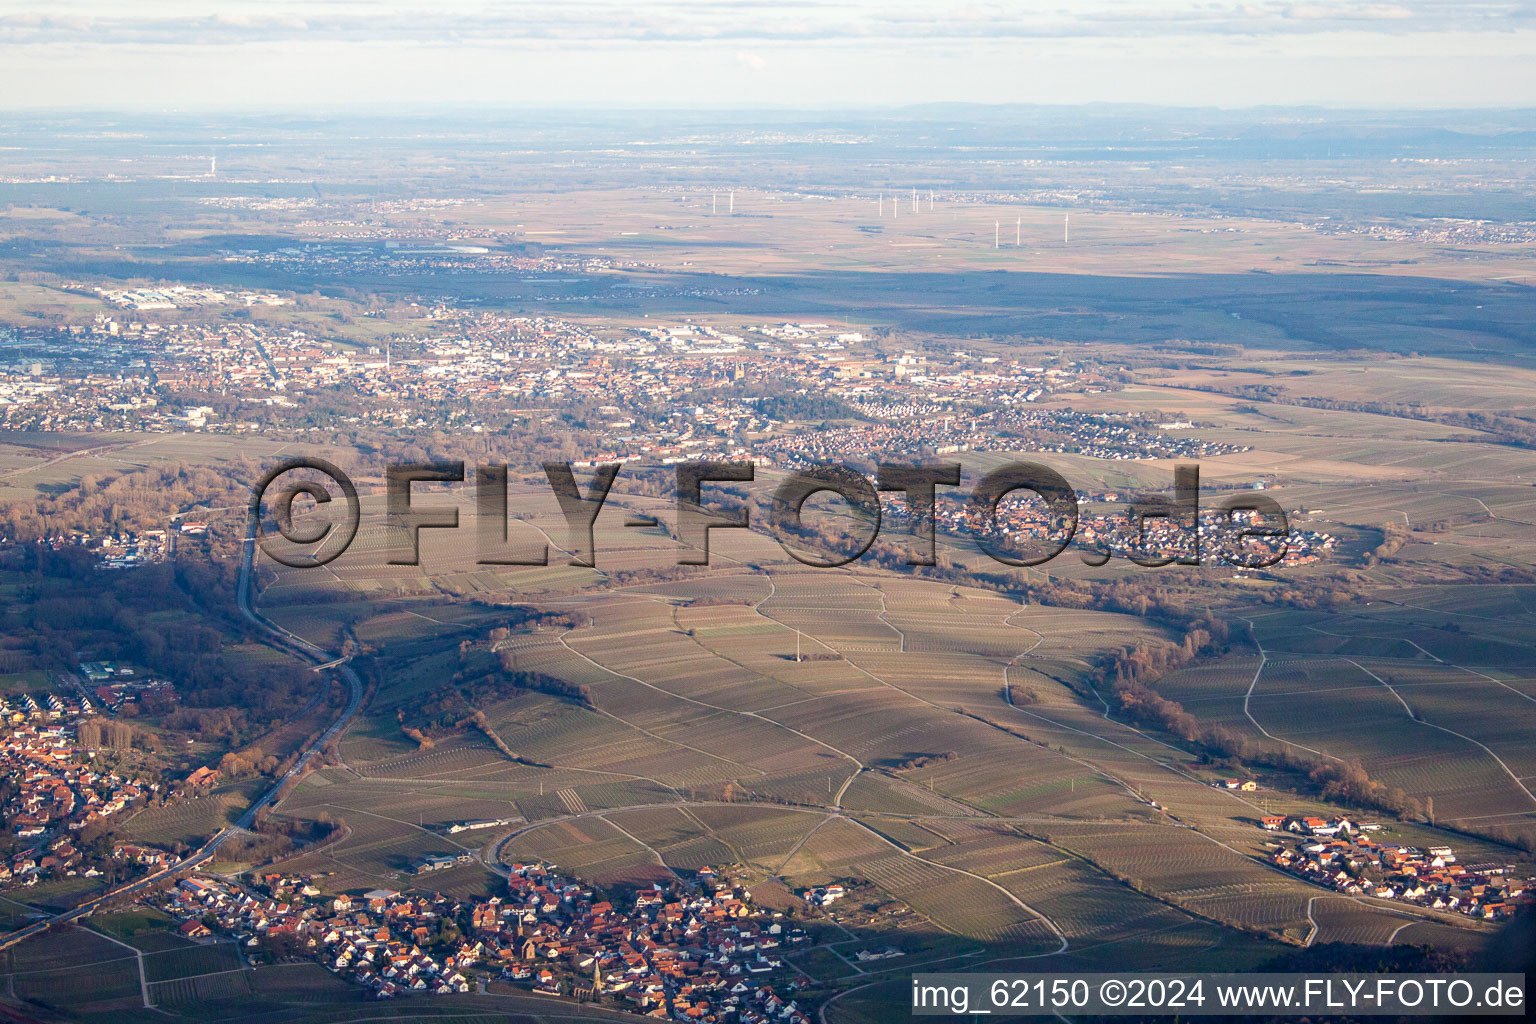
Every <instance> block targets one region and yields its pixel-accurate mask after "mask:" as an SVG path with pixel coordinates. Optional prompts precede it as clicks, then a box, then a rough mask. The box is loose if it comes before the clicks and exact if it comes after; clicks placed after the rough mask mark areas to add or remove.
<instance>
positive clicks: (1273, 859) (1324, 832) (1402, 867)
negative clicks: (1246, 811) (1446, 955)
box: [1260, 815, 1532, 921]
mask: <svg viewBox="0 0 1536 1024" xmlns="http://www.w3.org/2000/svg"><path fill="white" fill-rule="evenodd" d="M1260 825H1261V826H1262V827H1263V828H1264V829H1265V830H1266V831H1270V832H1290V833H1295V834H1297V835H1298V836H1299V837H1300V838H1298V839H1296V840H1294V841H1292V842H1290V843H1286V842H1280V841H1276V842H1274V843H1272V844H1271V846H1272V847H1273V852H1272V853H1271V854H1270V858H1269V859H1270V863H1272V864H1275V865H1277V866H1279V867H1281V868H1284V869H1285V870H1286V871H1289V872H1291V873H1293V874H1296V875H1300V876H1301V877H1302V878H1305V879H1307V880H1308V881H1311V882H1315V883H1316V884H1318V885H1322V886H1326V887H1327V888H1330V889H1334V890H1336V891H1338V892H1341V893H1344V894H1346V895H1349V896H1371V897H1375V898H1376V899H1383V900H1395V901H1397V902H1400V903H1412V904H1415V905H1417V906H1421V907H1428V908H1430V909H1432V910H1444V911H1450V912H1454V913H1458V914H1464V915H1466V916H1468V917H1476V918H1481V919H1483V920H1490V921H1491V920H1499V919H1502V918H1505V917H1509V916H1511V915H1513V914H1514V913H1515V911H1516V908H1517V907H1522V906H1525V905H1526V904H1528V903H1529V902H1530V897H1529V896H1528V895H1527V893H1528V892H1529V891H1530V887H1531V884H1532V880H1531V879H1526V880H1524V881H1517V880H1515V879H1514V878H1511V877H1509V873H1510V871H1511V870H1512V868H1511V866H1510V865H1508V864H1502V863H1499V864H1494V863H1489V864H1472V865H1465V864H1460V863H1458V862H1457V859H1456V851H1455V850H1453V849H1452V848H1451V847H1449V846H1429V847H1417V846H1403V845H1399V844H1396V843H1390V842H1383V841H1378V840H1377V839H1374V838H1372V836H1373V835H1375V834H1377V833H1379V832H1380V831H1381V827H1380V826H1379V825H1376V824H1372V823H1368V822H1355V821H1351V820H1350V819H1348V818H1344V817H1333V818H1327V819H1325V818H1318V817H1311V816H1307V817H1299V818H1298V817H1286V816H1283V815H1264V816H1263V818H1262V819H1260Z"/></svg>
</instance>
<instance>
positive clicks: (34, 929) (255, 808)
mask: <svg viewBox="0 0 1536 1024" xmlns="http://www.w3.org/2000/svg"><path fill="white" fill-rule="evenodd" d="M255 561H256V520H255V517H252V518H251V520H250V521H249V522H248V523H247V524H246V530H245V542H244V544H243V546H242V548H241V553H240V578H239V581H238V583H237V584H236V587H237V589H238V601H239V605H240V612H241V614H242V615H244V616H245V617H246V618H247V619H249V620H250V622H251V623H252V624H253V625H255V626H256V627H257V628H258V629H260V630H261V631H263V632H264V633H266V634H267V635H268V642H269V643H271V644H273V645H274V646H277V647H281V648H282V649H283V650H285V651H287V652H289V653H290V654H293V655H295V656H297V657H300V658H303V659H305V660H306V661H312V662H314V663H315V664H316V666H317V667H325V668H335V669H336V670H337V671H338V672H340V673H341V677H342V678H343V679H344V680H346V683H347V688H348V691H349V693H348V697H347V706H346V707H345V708H343V709H342V711H341V713H340V714H339V715H337V716H336V719H335V721H333V722H332V723H331V724H330V725H329V726H328V727H327V728H326V730H325V731H324V732H322V733H321V734H320V735H319V736H318V737H316V739H315V741H314V742H313V743H311V744H310V745H309V746H308V747H306V748H305V749H304V751H303V753H301V754H300V755H299V757H298V758H297V759H296V760H295V761H294V762H293V766H292V767H290V768H289V769H288V770H287V771H286V772H284V773H283V774H282V775H281V776H280V777H279V778H278V779H276V780H275V781H274V782H273V784H272V786H271V788H269V789H268V790H267V791H266V792H265V793H263V794H262V795H261V797H260V798H259V799H258V800H256V802H255V803H253V804H251V806H250V807H248V808H246V810H245V813H244V814H242V815H241V816H240V818H239V820H238V821H236V822H235V823H234V824H233V825H229V826H226V827H225V828H223V829H221V830H220V831H219V832H218V833H217V834H216V835H214V836H213V838H211V839H209V840H208V842H206V843H204V844H203V845H202V846H201V847H199V848H198V849H197V850H194V851H193V852H192V853H189V854H188V855H187V856H185V857H183V858H182V859H181V860H179V861H177V862H176V863H174V864H172V865H170V866H169V867H167V868H163V869H162V870H160V871H157V872H155V873H154V874H152V875H146V876H145V877H143V878H141V879H139V880H137V881H134V882H129V883H127V884H126V885H121V886H119V887H118V888H116V889H113V890H111V891H110V892H106V893H103V894H102V895H100V896H97V897H96V898H95V899H92V900H89V901H87V902H85V903H82V904H80V905H79V906H78V907H75V908H74V909H72V910H66V911H64V912H63V913H60V914H56V915H54V916H53V917H49V918H46V919H44V920H40V921H35V922H33V923H32V924H29V925H27V926H26V927H25V928H21V929H19V930H17V931H14V932H9V933H7V934H6V935H4V936H0V949H6V948H9V947H10V946H14V945H15V944H16V943H18V942H21V941H22V940H23V939H26V938H29V937H31V936H33V935H37V934H39V933H40V932H43V931H45V930H47V929H48V928H51V927H52V926H54V925H56V924H67V923H68V922H70V921H75V920H78V919H80V918H82V917H86V916H88V915H90V914H92V913H94V912H95V911H96V909H97V908H99V907H101V906H102V905H104V904H106V903H108V902H110V901H114V900H119V899H121V898H122V897H124V896H131V895H133V894H134V893H136V892H139V891H141V890H144V889H147V888H148V887H149V886H151V885H153V884H154V883H156V882H160V881H163V880H165V879H167V878H170V877H172V876H174V875H177V874H179V873H181V872H183V871H186V870H187V869H189V868H193V867H196V866H197V865H199V864H201V863H203V862H204V861H206V860H209V859H211V858H212V857H213V855H214V853H215V852H217V851H218V849H219V847H221V846H223V845H224V844H225V842H227V841H228V840H229V838H230V837H231V836H234V835H236V834H238V833H240V832H242V831H246V830H248V829H249V828H250V827H251V825H252V823H254V822H255V820H256V815H257V814H258V813H260V811H261V810H262V809H263V808H265V807H267V806H270V805H271V804H272V803H273V801H274V800H276V799H277V794H278V793H279V791H281V790H282V788H283V786H284V784H285V783H287V782H288V781H289V780H290V779H294V778H297V777H299V776H301V775H303V774H304V772H305V771H307V770H308V768H309V765H310V763H311V762H312V761H313V760H314V759H315V758H316V757H317V756H319V754H320V753H321V751H323V750H324V749H325V745H326V744H327V743H329V742H330V741H331V740H333V739H335V738H336V737H337V736H339V735H340V734H341V731H342V730H343V729H345V728H346V727H347V724H348V723H349V722H351V721H352V718H353V716H355V715H356V714H357V711H358V709H359V708H360V707H362V703H363V681H362V679H361V678H360V677H359V676H358V674H357V672H356V671H355V670H354V669H353V668H352V666H351V665H349V664H347V663H346V662H345V660H343V659H340V658H337V656H335V655H333V654H331V653H330V652H329V651H325V650H322V649H321V648H319V647H316V646H315V645H314V644H312V643H310V642H309V641H308V640H305V639H304V638H303V637H300V636H297V635H296V634H294V633H290V632H289V631H288V630H286V629H283V628H282V627H281V626H279V625H277V624H276V623H274V622H271V621H269V620H268V619H266V618H265V617H264V616H262V615H261V613H260V612H258V611H256V609H255V607H254V606H253V605H252V603H251V599H252V595H253V594H254V592H255Z"/></svg>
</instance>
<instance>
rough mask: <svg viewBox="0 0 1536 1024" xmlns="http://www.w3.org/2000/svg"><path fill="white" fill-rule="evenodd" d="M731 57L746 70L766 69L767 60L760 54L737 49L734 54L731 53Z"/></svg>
mask: <svg viewBox="0 0 1536 1024" xmlns="http://www.w3.org/2000/svg"><path fill="white" fill-rule="evenodd" d="M733 57H734V58H735V61H736V63H737V64H740V65H741V66H742V67H744V68H746V69H747V70H748V71H766V70H768V62H767V61H766V60H764V59H763V57H762V55H761V54H757V53H748V52H747V51H746V50H737V51H736V52H735V54H733Z"/></svg>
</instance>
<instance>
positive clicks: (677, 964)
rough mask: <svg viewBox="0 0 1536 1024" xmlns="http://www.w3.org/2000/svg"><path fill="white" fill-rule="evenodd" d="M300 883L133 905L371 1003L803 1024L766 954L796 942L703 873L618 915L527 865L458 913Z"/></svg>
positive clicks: (455, 905) (804, 936) (381, 894)
mask: <svg viewBox="0 0 1536 1024" xmlns="http://www.w3.org/2000/svg"><path fill="white" fill-rule="evenodd" d="M315 881H317V880H316V879H310V878H305V877H296V876H291V875H284V874H281V873H267V874H262V875H261V876H260V878H259V879H258V880H257V882H256V883H255V884H254V885H252V886H245V885H242V884H239V883H236V882H233V881H230V880H227V879H223V878H218V877H212V876H206V875H201V874H197V875H193V876H191V877H188V878H183V879H182V880H181V881H180V882H178V883H177V884H176V886H175V887H174V888H173V889H170V890H168V891H166V892H164V893H161V894H157V895H155V896H152V897H148V898H147V899H146V902H148V903H150V904H151V905H153V906H156V907H157V908H158V909H161V910H164V911H165V912H167V913H168V914H170V915H171V916H172V917H173V918H175V919H176V920H177V922H178V931H179V932H180V933H181V934H182V935H184V936H186V937H187V938H191V939H199V938H206V937H208V936H210V935H212V934H214V933H219V934H223V935H228V936H231V937H233V938H234V939H235V940H236V941H237V942H239V943H240V944H241V945H242V946H243V947H244V949H245V950H246V951H247V953H248V954H262V953H265V954H270V955H274V956H279V957H307V958H312V959H315V960H317V961H319V962H321V963H323V964H324V965H325V966H326V967H328V968H329V969H330V970H332V971H334V972H335V973H337V974H339V975H341V976H343V977H345V978H347V979H349V980H351V981H354V982H356V983H357V984H358V985H361V986H363V987H364V988H366V989H367V990H369V991H371V992H372V993H373V994H374V995H375V996H376V997H377V998H380V999H387V998H390V997H392V996H397V995H404V994H410V993H435V994H440V995H446V994H452V993H456V992H469V991H471V986H472V984H474V981H475V979H481V980H484V979H486V978H490V979H494V980H499V981H502V982H505V983H509V984H511V985H514V986H517V987H519V988H523V989H527V990H529V991H532V992H535V993H539V994H542V995H549V996H569V997H574V998H577V999H579V1000H582V1001H584V1002H592V1001H601V1002H605V1003H611V1004H613V1005H615V1006H618V1007H622V1008H625V1009H629V1010H632V1011H634V1012H636V1013H640V1014H644V1015H646V1016H651V1017H657V1018H664V1019H676V1020H705V1021H708V1020H716V1021H724V1020H731V1021H740V1022H742V1024H766V1022H768V1021H780V1022H783V1024H809V1022H810V1019H811V1018H810V1016H809V1014H808V1012H807V1011H806V1010H805V1009H803V1008H802V1007H800V1006H799V1005H797V1003H796V1001H795V999H794V998H793V995H794V993H795V992H796V991H797V990H799V989H800V988H801V987H803V986H804V985H805V984H807V983H808V981H809V979H807V978H805V977H804V976H803V975H801V974H799V972H797V971H796V970H795V969H793V968H792V967H788V966H786V964H785V962H784V960H783V959H782V955H781V951H783V950H788V949H793V948H796V947H800V946H805V945H808V944H810V943H811V936H810V935H809V934H808V932H807V931H806V930H805V929H804V928H802V927H798V926H796V925H795V924H793V923H792V922H791V921H790V920H789V919H787V918H786V916H785V915H784V914H783V913H782V912H779V911H770V910H767V909H765V908H762V907H759V906H757V905H755V904H754V903H753V902H752V895H751V892H750V891H748V890H747V889H745V888H744V887H742V886H741V885H739V884H734V883H732V882H730V881H727V880H723V879H721V878H719V877H718V876H717V875H716V872H715V871H714V870H713V869H710V868H703V869H701V870H699V871H698V872H696V873H695V876H694V878H693V880H692V881H691V882H688V883H685V882H683V881H681V880H679V881H677V882H676V883H674V884H672V885H670V886H667V887H664V886H662V885H660V884H653V885H651V886H649V887H642V888H639V889H637V890H636V891H635V892H634V893H633V894H632V895H631V896H629V897H628V898H626V899H625V900H623V901H622V902H620V903H616V902H615V901H614V899H617V897H615V898H614V899H608V898H604V896H603V895H602V894H601V893H599V892H597V891H596V890H594V889H593V888H592V887H591V886H588V885H584V884H583V883H581V882H580V881H578V880H576V879H572V878H568V877H564V876H562V875H559V874H557V873H556V872H555V871H554V869H553V867H552V866H550V865H547V864H542V863H534V864H521V863H519V864H513V865H511V866H510V869H509V870H508V871H507V883H506V892H505V894H498V895H493V896H491V897H489V898H488V899H484V900H472V901H464V900H456V899H452V898H449V897H445V896H442V895H438V894H430V895H419V894H418V895H409V894H403V893H400V892H396V891H395V890H392V889H376V890H372V891H369V892H365V893H363V894H361V895H360V896H348V895H338V896H334V897H326V896H323V895H322V893H321V890H320V888H318V887H317V886H316V885H315V884H313V883H314V882H315Z"/></svg>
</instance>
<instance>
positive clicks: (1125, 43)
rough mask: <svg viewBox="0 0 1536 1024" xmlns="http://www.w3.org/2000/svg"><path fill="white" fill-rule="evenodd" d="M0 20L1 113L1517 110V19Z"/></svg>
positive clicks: (404, 9) (1118, 10) (1386, 14)
mask: <svg viewBox="0 0 1536 1024" xmlns="http://www.w3.org/2000/svg"><path fill="white" fill-rule="evenodd" d="M439 8H440V9H438V10H432V11H424V10H422V9H420V8H419V7H417V6H416V5H413V4H407V3H399V2H393V0H389V2H374V3H358V2H346V0H316V2H311V3H296V2H292V0H265V2H260V0H258V2H252V0H234V2H231V3H224V4H220V5H219V7H218V13H217V14H213V15H209V14H207V13H206V11H207V7H206V6H204V5H195V4H192V3H189V2H187V0H147V2H130V3H121V4H110V3H103V2H100V0H52V2H50V3H48V4H46V5H44V4H42V3H40V2H38V0H20V2H15V0H6V2H0V45H3V47H4V49H5V53H6V60H5V61H4V63H3V65H0V106H3V107H4V108H6V109H13V110H18V109H32V108H48V107H66V108H98V109H133V108H141V109H153V110H164V109H207V108H218V107H229V108H243V109H252V108H257V109H259V108H280V109H321V108H323V109H354V108H361V107H379V106H390V105H397V104H411V105H452V106H476V105H497V106H537V105H548V104H556V103H574V104H585V105H602V104H605V103H616V102H622V103H627V104H649V105H656V106H681V105H692V106H699V105H714V104H725V105H751V106H768V107H773V106H794V107H834V108H835V107H857V106H870V105H891V104H908V103H924V102H945V101H949V102H982V103H986V102H995V103H1064V104H1073V103H1095V102H1144V103H1156V104H1167V105H1176V106H1226V107H1244V106H1254V105H1281V106H1285V105H1323V106H1354V107H1360V106H1383V107H1470V106H1488V107H1518V106H1533V105H1536V3H1532V2H1530V0H1509V2H1471V3H1455V2H1450V0H1397V2H1361V0H1339V2H1319V3H1290V2H1276V0H1251V2H1227V0H1210V2H1200V0H1146V2H1140V3H1139V2H1136V0H1086V2H1073V3H1070V4H1067V3H1057V4H1050V5H1044V4H1006V3H962V2H957V0H934V2H929V3H921V4H919V3H908V2H901V0H894V2H890V3H878V2H874V0H842V2H837V3H810V2H795V0H789V2H781V3H772V4H770V3H764V2H760V0H664V2H660V3H654V4H632V3H617V2H614V0H589V2H585V3H580V4H561V3H547V2H542V0H540V2H531V3H516V4H500V5H492V4H486V3H476V2H465V0H450V2H449V3H447V4H444V5H439Z"/></svg>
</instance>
